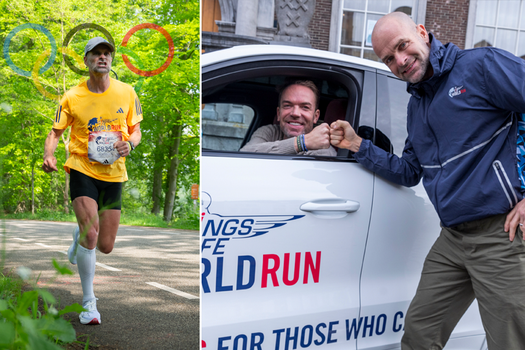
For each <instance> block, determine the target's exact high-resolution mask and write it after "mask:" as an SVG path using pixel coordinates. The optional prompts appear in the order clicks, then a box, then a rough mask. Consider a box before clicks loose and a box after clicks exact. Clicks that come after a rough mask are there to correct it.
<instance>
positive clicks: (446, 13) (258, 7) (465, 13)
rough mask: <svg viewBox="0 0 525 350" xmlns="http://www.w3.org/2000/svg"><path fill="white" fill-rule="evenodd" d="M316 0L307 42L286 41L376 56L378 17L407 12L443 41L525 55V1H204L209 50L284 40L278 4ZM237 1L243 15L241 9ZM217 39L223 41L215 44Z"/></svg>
mask: <svg viewBox="0 0 525 350" xmlns="http://www.w3.org/2000/svg"><path fill="white" fill-rule="evenodd" d="M312 2H313V3H315V10H314V14H313V17H312V20H311V22H310V23H309V25H308V29H307V31H306V32H307V34H308V36H309V41H308V43H306V44H304V43H302V44H300V43H293V42H286V44H289V45H300V46H308V47H313V48H315V49H319V50H328V51H334V52H340V53H343V54H349V55H353V56H358V57H363V58H368V59H373V60H377V57H376V56H375V54H374V53H373V51H372V50H371V45H370V42H369V39H368V38H369V35H370V32H371V29H372V28H373V25H374V23H375V21H377V19H378V18H380V17H381V16H383V15H385V14H387V13H389V12H392V11H402V12H405V13H407V14H409V15H410V16H411V17H412V18H413V19H414V21H415V22H416V23H421V24H424V25H425V27H426V28H427V30H428V31H430V32H432V33H433V34H434V35H435V37H436V38H438V39H439V40H440V41H441V42H443V43H447V42H453V43H454V44H456V45H457V46H458V47H460V48H462V49H465V48H467V49H468V48H473V47H478V46H486V45H490V46H496V47H500V48H503V49H505V50H508V51H510V52H512V53H514V54H515V55H518V56H520V57H525V0H512V1H510V0H491V1H484V0H242V1H240V0H203V1H202V11H203V17H202V22H203V48H204V50H205V52H208V51H209V50H215V49H219V48H224V47H228V46H234V45H241V44H243V43H251V44H253V43H261V44H279V43H280V44H282V43H283V42H282V40H277V41H276V40H275V38H276V35H277V31H278V24H277V16H276V15H275V9H276V8H277V7H278V6H276V4H281V5H282V4H288V6H289V7H297V6H309V5H311V4H312ZM237 3H239V4H241V9H240V10H241V12H240V13H242V15H239V13H237V11H238V10H239V9H237ZM222 7H227V8H228V11H229V12H228V13H229V15H228V16H229V17H228V18H227V19H226V21H225V19H224V18H221V15H222V16H224V13H225V11H224V10H223V9H222ZM242 7H244V10H243V9H242ZM218 9H219V10H218ZM248 10H251V11H248ZM226 22H227V23H226ZM216 23H219V25H216ZM221 23H222V27H221ZM239 25H240V26H242V27H243V28H247V25H248V27H250V28H251V32H248V31H246V30H245V29H241V30H240V31H239V30H237V29H236V27H237V26H239ZM214 41H215V42H220V45H218V46H217V45H216V46H214V47H212V46H213V45H211V44H212V43H213V42H214ZM278 41H280V42H278ZM207 49H209V50H207Z"/></svg>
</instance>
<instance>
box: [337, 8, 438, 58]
mask: <svg viewBox="0 0 525 350" xmlns="http://www.w3.org/2000/svg"><path fill="white" fill-rule="evenodd" d="M367 1H371V0H367ZM427 1H428V0H412V2H413V7H412V9H413V11H412V16H411V17H412V19H413V20H414V22H416V23H418V24H423V25H425V17H426V10H427ZM343 11H344V0H332V16H331V21H330V39H329V44H328V51H332V52H337V53H341V47H342V46H341V37H342V31H343V28H342V26H343ZM363 13H364V14H365V16H366V15H367V14H368V13H371V14H382V13H378V12H374V11H371V12H368V11H367V10H366V9H365V10H363ZM365 18H366V17H365ZM364 25H365V26H366V23H365V24H364ZM365 35H366V31H364V34H363V37H364V36H365ZM363 45H364V42H363V43H362V46H361V48H360V50H361V55H360V57H361V58H363V53H364V46H363Z"/></svg>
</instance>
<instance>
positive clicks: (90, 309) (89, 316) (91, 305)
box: [78, 298, 101, 325]
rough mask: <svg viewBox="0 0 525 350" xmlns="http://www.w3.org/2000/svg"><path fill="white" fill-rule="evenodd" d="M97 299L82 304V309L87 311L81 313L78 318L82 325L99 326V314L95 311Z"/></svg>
mask: <svg viewBox="0 0 525 350" xmlns="http://www.w3.org/2000/svg"><path fill="white" fill-rule="evenodd" d="M97 300H98V298H95V299H91V300H88V301H86V302H85V303H83V304H82V307H83V308H84V309H86V310H87V311H82V312H81V313H80V315H79V316H78V318H80V323H82V324H91V325H95V324H100V323H101V322H100V313H99V312H98V311H97Z"/></svg>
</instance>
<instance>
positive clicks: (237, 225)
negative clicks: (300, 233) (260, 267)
mask: <svg viewBox="0 0 525 350" xmlns="http://www.w3.org/2000/svg"><path fill="white" fill-rule="evenodd" d="M201 198H202V202H201V205H202V214H201V221H202V222H203V225H202V227H203V233H202V236H207V235H211V236H226V237H230V238H232V239H244V238H253V237H257V236H261V235H264V234H266V233H268V232H270V231H271V230H273V229H276V228H279V227H283V226H285V225H287V224H288V223H289V222H291V221H294V220H298V219H301V218H303V217H304V216H305V215H221V214H217V213H213V212H211V210H210V207H211V204H212V197H211V195H210V194H209V193H207V192H204V191H203V192H202V194H201Z"/></svg>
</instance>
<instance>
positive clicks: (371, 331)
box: [351, 72, 485, 350]
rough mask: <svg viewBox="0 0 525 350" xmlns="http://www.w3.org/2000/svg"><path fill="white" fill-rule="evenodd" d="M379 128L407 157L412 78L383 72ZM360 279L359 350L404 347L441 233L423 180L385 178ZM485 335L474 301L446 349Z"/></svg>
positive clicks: (459, 348) (378, 186) (476, 344)
mask: <svg viewBox="0 0 525 350" xmlns="http://www.w3.org/2000/svg"><path fill="white" fill-rule="evenodd" d="M376 77H377V98H378V100H379V101H381V103H378V109H377V130H379V131H381V133H382V134H384V135H386V136H387V137H388V139H390V140H391V142H392V147H393V152H394V153H395V154H397V155H398V156H401V154H402V151H403V147H404V142H405V139H406V136H407V132H406V109H407V103H408V99H409V95H408V93H406V91H405V88H406V83H404V82H402V81H400V80H398V79H397V78H395V77H393V76H392V75H390V74H387V73H381V72H379V73H378V74H377V76H376ZM373 203H374V205H373V210H372V215H371V220H370V230H369V237H368V241H367V247H366V254H365V258H364V262H363V273H362V278H361V281H360V285H361V301H362V308H361V313H360V315H359V318H358V319H356V320H355V322H354V324H355V327H354V328H353V332H352V335H351V336H352V338H354V339H356V340H357V344H358V348H359V349H399V348H400V341H401V337H402V335H403V325H404V319H405V316H406V311H407V309H408V306H409V304H410V301H411V299H412V297H413V296H414V294H415V292H416V288H417V285H418V281H419V278H420V275H421V270H422V268H423V261H424V259H425V257H426V255H427V253H428V251H429V250H430V248H431V246H432V244H433V243H434V241H435V240H436V239H437V237H438V236H439V232H440V225H439V218H438V216H437V214H436V212H435V210H434V207H433V205H432V204H431V203H430V200H429V198H428V196H427V195H426V192H425V189H424V188H423V185H422V183H420V184H418V185H417V186H414V187H411V188H406V187H402V186H397V185H394V184H392V183H390V182H388V181H385V180H383V179H382V178H380V177H376V179H375V183H374V199H373ZM484 338H485V335H484V331H483V326H482V324H481V320H480V316H479V312H478V310H477V303H476V302H474V303H473V304H472V306H471V307H470V308H469V310H468V311H467V313H466V314H465V315H464V316H463V318H462V320H461V321H460V323H459V324H458V325H457V326H456V328H455V329H454V332H453V333H452V336H451V339H450V341H449V342H448V343H447V346H446V347H445V349H447V350H452V349H455V350H467V349H472V350H474V349H476V350H478V349H481V346H482V343H483V341H484Z"/></svg>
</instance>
